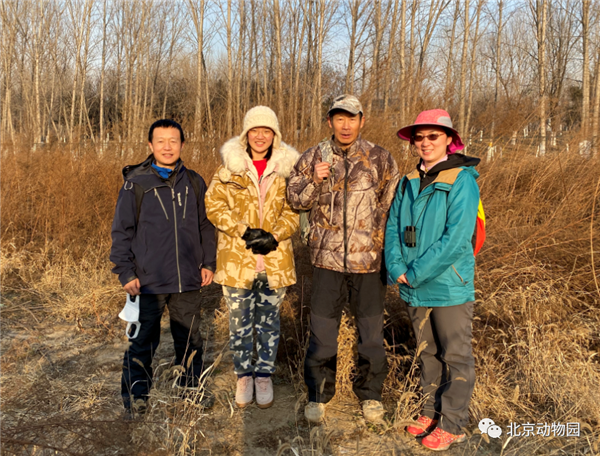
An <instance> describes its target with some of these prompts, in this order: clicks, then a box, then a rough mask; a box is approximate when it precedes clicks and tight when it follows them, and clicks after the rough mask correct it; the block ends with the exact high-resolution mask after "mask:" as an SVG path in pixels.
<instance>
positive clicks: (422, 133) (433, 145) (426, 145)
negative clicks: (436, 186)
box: [412, 126, 452, 168]
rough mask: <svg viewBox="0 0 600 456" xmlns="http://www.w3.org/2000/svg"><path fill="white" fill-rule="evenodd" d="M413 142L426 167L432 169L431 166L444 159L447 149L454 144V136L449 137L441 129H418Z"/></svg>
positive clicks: (431, 127)
mask: <svg viewBox="0 0 600 456" xmlns="http://www.w3.org/2000/svg"><path fill="white" fill-rule="evenodd" d="M412 142H413V144H414V145H415V147H416V148H417V153H418V154H419V157H421V158H422V159H423V162H424V163H425V166H426V167H427V168H430V167H431V165H433V164H435V163H437V162H439V161H440V160H441V159H442V158H444V156H445V155H446V150H447V149H446V148H447V147H448V146H449V145H450V143H451V142H452V136H448V135H447V134H446V131H445V130H444V129H443V128H441V127H434V126H424V127H417V128H416V129H415V132H414V133H413V137H412Z"/></svg>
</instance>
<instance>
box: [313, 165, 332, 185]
mask: <svg viewBox="0 0 600 456" xmlns="http://www.w3.org/2000/svg"><path fill="white" fill-rule="evenodd" d="M330 168H331V165H330V164H329V163H327V162H321V163H318V164H316V165H315V173H314V175H313V180H314V181H315V184H317V185H319V184H320V183H321V182H323V179H327V178H328V177H329V176H330V175H331V169H330Z"/></svg>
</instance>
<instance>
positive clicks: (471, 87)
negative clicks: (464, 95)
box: [464, 0, 486, 131]
mask: <svg viewBox="0 0 600 456" xmlns="http://www.w3.org/2000/svg"><path fill="white" fill-rule="evenodd" d="M485 1H486V0H479V1H478V2H477V13H476V14H477V19H476V20H475V35H473V46H472V48H471V69H470V70H469V102H468V105H467V122H466V125H465V130H464V131H469V128H470V122H471V108H472V106H473V93H474V92H475V85H476V84H477V81H478V78H477V74H476V68H475V62H476V61H477V59H476V53H477V42H478V41H479V19H480V18H481V8H482V7H483V4H484V3H485Z"/></svg>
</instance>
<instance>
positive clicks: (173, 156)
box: [148, 127, 183, 169]
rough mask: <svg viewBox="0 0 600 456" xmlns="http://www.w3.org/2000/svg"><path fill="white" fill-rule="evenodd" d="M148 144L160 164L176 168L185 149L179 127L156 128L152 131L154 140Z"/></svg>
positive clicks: (164, 166) (163, 166)
mask: <svg viewBox="0 0 600 456" xmlns="http://www.w3.org/2000/svg"><path fill="white" fill-rule="evenodd" d="M148 146H149V147H150V150H151V151H152V153H153V154H154V160H155V161H156V164H157V165H158V166H160V167H162V168H169V169H175V165H176V164H177V160H179V156H180V155H181V150H182V149H183V143H182V142H181V135H180V134H179V130H178V129H177V128H162V127H157V128H155V129H154V131H153V132H152V142H149V143H148Z"/></svg>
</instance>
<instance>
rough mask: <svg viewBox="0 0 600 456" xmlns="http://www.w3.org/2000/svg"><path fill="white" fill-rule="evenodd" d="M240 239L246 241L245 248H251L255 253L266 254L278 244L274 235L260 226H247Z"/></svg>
mask: <svg viewBox="0 0 600 456" xmlns="http://www.w3.org/2000/svg"><path fill="white" fill-rule="evenodd" d="M242 239H243V240H244V241H246V249H252V253H254V254H255V255H266V254H267V253H269V252H272V251H273V250H275V249H277V246H278V245H279V242H277V240H276V239H275V237H274V236H273V235H272V234H271V233H268V232H267V231H265V230H263V229H262V228H247V229H246V232H245V233H244V235H243V236H242Z"/></svg>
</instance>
